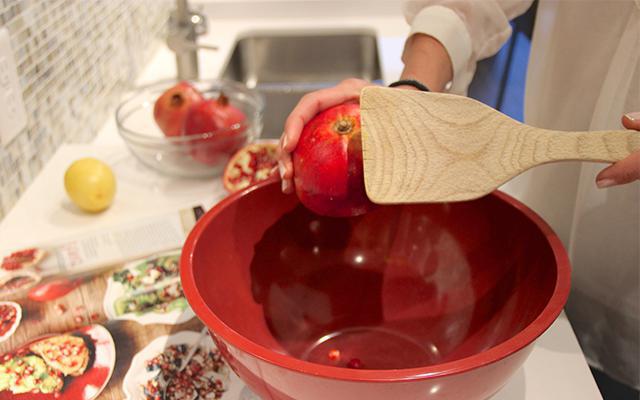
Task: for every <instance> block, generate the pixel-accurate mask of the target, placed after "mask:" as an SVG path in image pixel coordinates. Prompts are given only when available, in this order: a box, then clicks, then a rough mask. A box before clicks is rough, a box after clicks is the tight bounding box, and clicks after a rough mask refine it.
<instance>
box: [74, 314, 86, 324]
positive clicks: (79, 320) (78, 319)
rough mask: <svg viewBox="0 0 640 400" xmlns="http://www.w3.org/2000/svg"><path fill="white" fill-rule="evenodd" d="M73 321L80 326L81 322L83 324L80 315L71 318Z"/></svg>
mask: <svg viewBox="0 0 640 400" xmlns="http://www.w3.org/2000/svg"><path fill="white" fill-rule="evenodd" d="M73 320H74V321H75V322H76V324H81V323H82V322H84V317H83V316H82V315H76V316H75V317H73Z"/></svg>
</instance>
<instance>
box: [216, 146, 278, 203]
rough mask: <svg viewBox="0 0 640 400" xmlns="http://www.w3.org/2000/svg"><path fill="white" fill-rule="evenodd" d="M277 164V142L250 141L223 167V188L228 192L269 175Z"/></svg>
mask: <svg viewBox="0 0 640 400" xmlns="http://www.w3.org/2000/svg"><path fill="white" fill-rule="evenodd" d="M276 165H278V144H277V143H275V142H263V143H251V144H249V145H247V146H245V147H243V148H242V149H240V150H238V152H236V153H235V154H234V155H233V156H232V157H231V159H230V160H229V162H227V166H226V167H225V169H224V175H223V178H222V180H223V183H224V188H225V189H227V191H228V192H229V193H233V192H235V191H237V190H240V189H244V188H246V187H248V186H249V185H252V184H254V183H256V182H259V181H262V180H264V179H267V178H268V177H269V173H270V172H271V170H272V169H273V168H274V167H275V166H276Z"/></svg>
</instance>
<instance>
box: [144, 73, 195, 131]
mask: <svg viewBox="0 0 640 400" xmlns="http://www.w3.org/2000/svg"><path fill="white" fill-rule="evenodd" d="M203 100H204V98H203V97H202V94H201V93H200V92H199V91H198V90H197V89H196V88H194V87H193V86H192V85H191V84H190V83H189V82H187V81H182V82H179V83H177V84H176V85H174V86H173V87H171V88H169V89H167V90H166V91H165V92H164V93H162V94H161V95H160V97H158V99H157V100H156V102H155V104H154V106H153V118H154V119H155V120H156V123H157V124H158V127H160V130H162V132H163V133H164V134H165V135H166V136H180V135H181V134H182V129H183V127H184V122H185V119H186V117H187V112H188V111H189V108H191V106H192V105H193V104H196V103H199V102H201V101H203Z"/></svg>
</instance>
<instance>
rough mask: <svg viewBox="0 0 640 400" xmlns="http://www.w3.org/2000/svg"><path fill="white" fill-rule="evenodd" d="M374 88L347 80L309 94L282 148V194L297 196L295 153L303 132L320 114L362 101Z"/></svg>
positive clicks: (292, 116)
mask: <svg viewBox="0 0 640 400" xmlns="http://www.w3.org/2000/svg"><path fill="white" fill-rule="evenodd" d="M372 85H373V84H372V83H370V82H367V81H365V80H362V79H355V78H352V79H346V80H344V81H342V82H340V83H339V84H338V85H336V86H334V87H332V88H327V89H321V90H318V91H315V92H312V93H308V94H306V95H304V97H302V99H300V102H298V104H297V105H296V106H295V108H294V109H293V111H291V114H289V117H288V118H287V121H286V122H285V125H284V132H283V133H282V137H281V138H280V146H279V148H278V150H279V151H278V171H279V173H280V178H281V179H282V191H283V192H284V193H292V192H293V162H292V161H291V153H292V152H293V150H294V149H295V148H296V145H297V144H298V139H299V138H300V134H301V133H302V128H304V126H305V125H306V124H307V122H309V121H310V120H311V118H313V117H314V116H315V115H316V114H318V113H319V112H321V111H324V110H326V109H327V108H330V107H333V106H335V105H338V104H342V103H345V102H348V101H354V100H356V101H357V100H359V99H360V91H361V90H362V89H363V88H364V87H366V86H372Z"/></svg>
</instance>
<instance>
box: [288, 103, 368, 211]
mask: <svg viewBox="0 0 640 400" xmlns="http://www.w3.org/2000/svg"><path fill="white" fill-rule="evenodd" d="M293 171H294V185H295V189H296V193H297V195H298V198H299V199H300V201H301V202H302V204H304V205H305V206H306V207H307V208H309V209H310V210H311V211H314V212H316V213H318V214H321V215H326V216H332V217H348V216H355V215H359V214H364V213H365V212H367V211H369V210H370V209H372V208H373V207H374V204H373V203H372V202H371V201H370V200H369V198H368V197H367V194H366V192H365V188H364V174H363V167H362V142H361V139H360V106H359V105H358V104H354V103H346V104H341V105H338V106H334V107H332V108H329V109H327V110H325V111H322V112H321V113H319V114H318V115H316V116H315V117H313V119H311V121H309V122H308V123H307V124H306V125H305V127H304V129H303V130H302V134H301V135H300V139H299V141H298V145H297V146H296V149H295V150H294V151H293Z"/></svg>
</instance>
